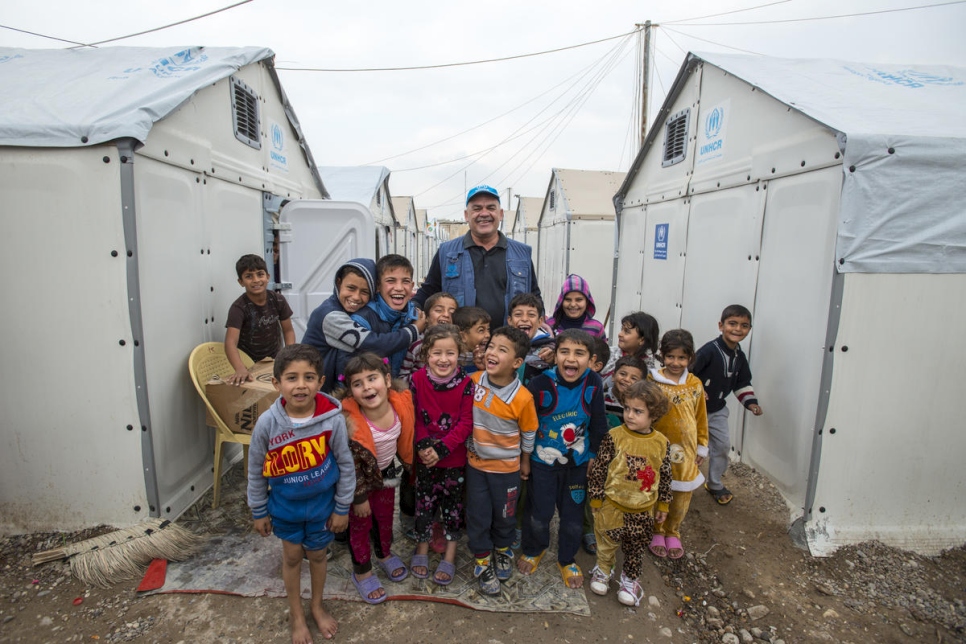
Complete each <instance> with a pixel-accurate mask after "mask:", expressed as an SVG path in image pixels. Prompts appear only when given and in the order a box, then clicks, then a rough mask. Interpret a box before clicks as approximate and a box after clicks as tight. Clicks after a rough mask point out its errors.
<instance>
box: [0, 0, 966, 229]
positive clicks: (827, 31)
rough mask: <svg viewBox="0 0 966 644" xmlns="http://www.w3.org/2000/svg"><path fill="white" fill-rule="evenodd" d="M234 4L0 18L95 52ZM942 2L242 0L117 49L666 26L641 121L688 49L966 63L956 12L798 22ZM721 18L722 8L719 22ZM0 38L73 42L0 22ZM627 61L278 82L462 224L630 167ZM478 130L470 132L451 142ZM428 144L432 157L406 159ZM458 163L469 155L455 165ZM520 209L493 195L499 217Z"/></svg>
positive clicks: (634, 55)
mask: <svg viewBox="0 0 966 644" xmlns="http://www.w3.org/2000/svg"><path fill="white" fill-rule="evenodd" d="M237 1H238V0H192V1H191V2H187V1H183V0H167V1H166V2H163V3H159V2H143V1H140V0H123V1H122V0H98V1H97V2H76V0H69V1H68V0H30V1H25V0H5V1H4V2H3V4H2V7H0V24H2V25H5V26H7V27H15V28H17V29H22V30H27V31H32V32H37V33H40V34H45V35H49V36H54V37H57V38H63V39H67V40H72V41H78V42H85V43H89V42H96V41H101V40H107V39H110V38H116V37H119V36H124V35H127V34H131V33H136V32H140V31H144V30H148V29H152V28H155V27H158V26H162V25H165V24H170V23H173V22H177V21H180V20H185V19H188V18H193V17H195V16H199V15H201V14H205V13H207V12H211V11H215V10H218V9H221V8H223V7H226V6H229V5H231V4H233V3H234V2H237ZM939 1H940V2H941V0H939ZM937 3H938V2H930V0H785V1H784V2H776V1H775V0H714V1H705V0H700V1H699V0H691V1H689V2H679V1H672V0H657V1H650V2H640V1H638V2H630V1H626V0H608V1H606V2H587V1H584V2H574V1H566V0H564V1H561V0H556V1H554V2H549V1H542V0H541V1H532V2H530V1H520V0H516V1H514V2H509V1H503V0H497V1H493V2H488V3H473V4H471V3H468V2H428V1H420V0H407V1H403V2H400V1H398V0H396V1H384V0H377V1H372V0H370V1H368V2H352V1H346V2H339V3H332V2H323V1H320V0H253V1H251V2H249V3H247V4H243V5H241V6H238V7H236V8H233V9H230V10H228V11H224V12H221V13H217V14H215V15H212V16H209V17H206V18H203V19H200V20H196V21H193V22H189V23H187V24H184V25H179V26H176V27H172V28H169V29H165V30H162V31H158V32H155V33H150V34H145V35H142V36H137V37H134V38H128V39H125V40H121V41H118V42H116V43H113V44H114V45H128V46H172V45H179V46H180V45H207V46H242V45H261V46H267V47H270V48H271V49H273V50H274V51H275V53H276V61H275V62H276V66H278V67H297V68H326V69H333V68H336V69H346V68H349V69H358V68H373V67H376V68H384V67H406V66H419V65H439V64H447V63H456V62H465V61H475V60H483V59H491V58H500V57H505V56H514V55H518V54H527V53H532V52H539V51H545V50H550V49H556V48H560V47H567V46H571V45H576V44H580V43H585V42H589V41H595V40H599V39H604V38H610V37H613V36H618V35H620V34H625V33H628V32H631V31H633V30H634V28H635V23H643V22H644V21H645V20H651V21H652V22H653V23H655V24H658V25H660V26H659V27H658V28H657V29H655V30H654V31H653V32H652V37H653V43H654V53H653V62H654V67H653V71H652V74H651V101H650V106H649V111H650V114H651V117H652V118H653V116H654V114H656V112H657V110H658V108H659V106H660V104H661V103H662V102H663V101H664V98H665V89H669V88H670V85H671V83H672V82H673V79H674V77H675V75H676V74H677V71H678V69H679V68H680V66H681V63H682V61H683V60H684V56H685V51H698V52H701V51H717V52H729V53H740V52H738V51H736V49H737V50H743V51H745V52H753V53H756V54H763V55H768V56H779V57H787V58H838V59H844V60H853V61H861V62H878V63H899V64H902V63H920V64H941V65H955V66H959V67H966V38H964V37H963V35H962V34H963V29H964V28H966V3H962V2H960V3H956V4H950V5H948V6H940V7H933V8H922V9H918V10H915V11H898V12H890V13H880V14H877V15H866V16H853V17H847V18H836V19H827V20H800V19H803V18H819V17H826V16H837V15H842V14H857V13H865V12H873V11H884V10H893V9H901V8H906V7H915V6H920V7H921V6H924V5H928V4H937ZM756 7H757V8H756ZM745 9H751V10H747V11H742V10H745ZM726 12H734V13H728V14H727V15H720V14H725V13H726ZM712 14H716V16H715V17H710V18H705V19H702V20H692V19H694V18H698V17H701V16H709V15H712ZM680 21H685V22H680ZM688 21H690V22H688ZM776 21H786V22H776ZM702 23H704V24H705V26H697V25H698V24H702ZM724 23H758V24H743V25H736V24H731V25H726V24H724ZM0 46H8V47H29V48H56V47H63V46H67V45H65V44H64V43H61V42H58V41H55V40H49V39H46V38H41V37H38V36H33V35H27V34H23V33H18V32H15V31H12V30H9V29H0ZM106 46H110V45H106ZM735 48H736V49H735ZM639 56H640V55H639V52H638V48H637V43H636V36H634V37H632V38H627V39H620V38H618V39H611V40H608V41H606V42H601V43H599V44H595V45H590V46H586V47H580V48H576V49H572V50H568V51H564V52H559V53H552V54H547V55H542V56H535V57H530V58H523V59H518V60H511V61H505V62H495V63H487V64H480V65H469V66H459V67H449V68H443V69H427V70H418V71H393V72H343V73H336V72H309V71H285V70H282V71H280V72H279V75H280V77H281V79H282V84H283V86H284V87H285V90H286V91H287V92H288V95H289V98H290V100H291V102H292V104H293V106H294V108H295V111H296V114H297V115H298V117H299V120H300V121H301V123H302V127H303V129H304V131H305V135H306V137H307V138H308V142H309V145H310V147H311V148H312V152H313V154H314V155H315V159H316V161H317V162H318V163H319V164H320V165H361V164H373V163H376V164H378V165H385V166H387V167H388V168H389V169H390V170H392V178H391V180H390V189H391V191H392V193H393V195H395V196H402V195H413V196H415V199H416V207H417V208H428V209H429V211H430V216H431V217H437V218H454V217H461V216H462V205H463V192H464V185H469V186H473V185H476V184H478V183H481V182H485V183H489V184H491V185H494V186H496V187H497V188H498V189H499V190H500V191H501V192H502V193H503V194H504V195H506V194H507V191H508V190H509V191H511V192H512V193H514V194H520V195H522V196H531V197H543V195H544V193H545V192H546V188H547V184H548V182H549V179H550V169H551V168H554V167H557V168H578V169H588V170H626V169H627V168H628V166H629V165H630V162H631V160H632V159H633V156H634V154H635V153H636V146H637V137H638V131H639V125H638V124H637V123H634V122H632V119H633V117H634V112H635V110H634V105H635V102H636V100H635V96H636V86H637V80H636V78H637V64H638V62H637V61H638V59H639ZM511 110H512V111H511ZM506 112H510V113H509V114H506V115H504V116H501V115H503V114H504V113H506ZM488 121H489V123H487V122H488ZM484 123H486V124H485V125H482V124H484ZM475 126H480V127H476V129H473V130H471V131H469V132H466V133H465V134H461V135H459V134H460V133H461V132H463V131H464V130H468V129H470V128H474V127H475ZM454 135H459V136H454ZM449 137H452V138H449ZM447 138H449V140H446V141H443V142H441V143H438V144H436V145H431V144H434V143H436V142H439V141H441V140H443V139H447ZM423 146H430V147H426V148H425V149H422V150H419V151H416V152H412V153H410V154H404V153H407V152H410V151H412V150H415V149H417V148H422V147H423ZM490 148H493V149H492V150H490V151H488V152H487V150H489V149H490ZM397 155H402V156H397ZM389 157H393V158H389ZM461 157H468V158H465V159H462V160H458V161H454V160H455V159H459V158H461ZM433 164H439V165H433ZM429 165H433V167H428V168H423V166H429ZM411 168H422V169H411ZM515 204H516V200H512V202H511V203H510V204H507V203H506V198H505V197H504V206H505V207H506V206H507V205H509V206H511V207H515Z"/></svg>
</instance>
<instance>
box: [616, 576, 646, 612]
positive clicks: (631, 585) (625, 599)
mask: <svg viewBox="0 0 966 644" xmlns="http://www.w3.org/2000/svg"><path fill="white" fill-rule="evenodd" d="M643 597H644V589H643V588H641V584H640V583H639V582H638V581H637V580H636V579H629V578H628V577H625V576H624V573H621V587H620V590H618V591H617V601H619V602H620V603H622V604H624V605H625V606H640V605H641V598H643Z"/></svg>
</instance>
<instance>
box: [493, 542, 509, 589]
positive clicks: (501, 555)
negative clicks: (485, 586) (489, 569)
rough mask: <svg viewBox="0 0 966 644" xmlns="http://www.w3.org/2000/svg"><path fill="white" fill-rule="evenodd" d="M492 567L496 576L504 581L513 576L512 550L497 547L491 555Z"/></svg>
mask: <svg viewBox="0 0 966 644" xmlns="http://www.w3.org/2000/svg"><path fill="white" fill-rule="evenodd" d="M493 569H494V570H495V572H496V578H497V579H499V580H500V581H506V580H507V579H509V578H510V577H512V576H513V551H512V550H510V549H509V548H503V549H500V548H497V549H496V552H495V553H494V555H493Z"/></svg>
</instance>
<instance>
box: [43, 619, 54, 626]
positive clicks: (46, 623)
mask: <svg viewBox="0 0 966 644" xmlns="http://www.w3.org/2000/svg"><path fill="white" fill-rule="evenodd" d="M53 623H54V620H52V619H51V618H49V617H44V618H43V619H41V620H40V625H41V626H50V625H52V624H53Z"/></svg>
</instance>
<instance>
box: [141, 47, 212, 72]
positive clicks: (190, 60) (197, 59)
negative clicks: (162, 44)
mask: <svg viewBox="0 0 966 644" xmlns="http://www.w3.org/2000/svg"><path fill="white" fill-rule="evenodd" d="M206 60H208V54H204V53H202V52H201V50H200V49H198V48H193V49H182V50H181V51H179V52H177V53H174V54H171V55H170V56H165V57H163V58H158V59H157V60H153V61H151V68H150V69H151V73H153V74H154V75H155V76H157V77H158V78H174V77H177V76H180V75H182V74H184V73H186V72H194V71H198V70H199V69H201V63H203V62H205V61H206Z"/></svg>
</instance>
